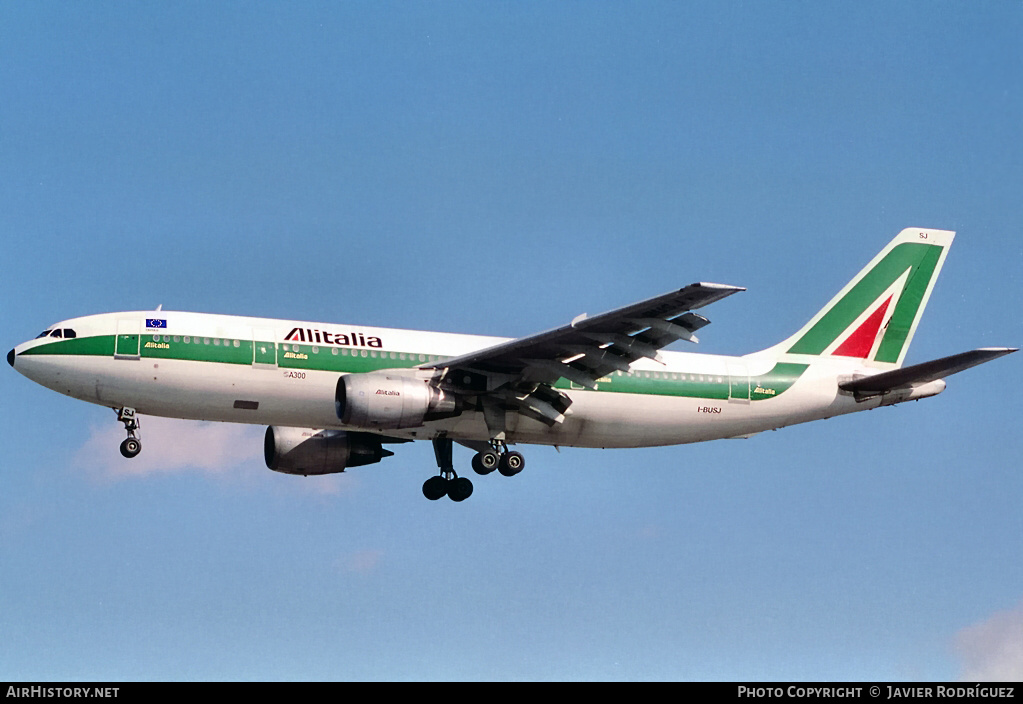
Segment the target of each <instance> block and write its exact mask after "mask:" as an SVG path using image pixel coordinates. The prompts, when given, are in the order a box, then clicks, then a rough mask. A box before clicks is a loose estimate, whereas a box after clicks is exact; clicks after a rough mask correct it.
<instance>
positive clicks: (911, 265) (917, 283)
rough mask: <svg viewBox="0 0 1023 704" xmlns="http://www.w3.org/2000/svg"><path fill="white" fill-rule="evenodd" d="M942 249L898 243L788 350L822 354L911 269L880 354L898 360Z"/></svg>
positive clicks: (888, 358)
mask: <svg viewBox="0 0 1023 704" xmlns="http://www.w3.org/2000/svg"><path fill="white" fill-rule="evenodd" d="M942 250H943V248H942V247H940V246H938V245H932V244H918V243H914V242H907V243H903V244H900V245H898V246H896V247H895V248H894V249H892V251H891V252H889V253H888V254H887V256H885V258H884V259H882V260H881V261H880V262H878V263H877V265H876V266H874V268H872V269H871V270H870V271H869V272H867V274H866V275H864V276H863V278H862V279H860V280H859V281H858V282H857V283H856V285H855V286H853V287H852V289H850V290H849V291H848V292H847V293H846V294H845V295H844V296H843V297H842V298H841V300H839V301H837V302H836V303H835V304H834V305H832V306H831V307H830V309H829V310H828V311H827V313H825V315H824V316H823V317H821V319H820V320H818V321H817V322H816V324H814V325H813V327H811V328H810V329H809V330H807V331H806V333H805V334H804V335H803V336H802V337H800V338H799V339H798V340H797V341H796V343H795V344H794V345H792V347H791V348H790V349H789V350H788V351H789V352H790V353H791V354H812V355H819V354H822V353H823V352H824V350H826V349H827V348H828V346H829V345H830V344H831V343H832V342H834V341H835V340H836V339H837V338H838V336H839V335H841V334H842V333H843V332H844V331H845V330H847V329H848V328H849V326H850V325H852V324H853V322H855V321H856V319H857V318H858V317H859V316H860V315H861V314H862V313H863V312H864V311H865V310H866V309H867V306H869V305H871V304H872V303H874V301H876V300H877V299H878V298H879V297H880V296H881V294H882V293H884V291H885V290H886V289H887V288H888V287H889V286H891V285H892V284H893V283H894V282H895V281H896V280H897V279H898V278H899V277H900V276H902V274H903V273H905V271H906V270H907V269H911V271H910V274H909V278H908V279H907V281H906V285H905V287H904V288H903V290H902V295H901V296H899V302H898V305H897V306H896V308H895V311H894V313H893V314H892V318H891V322H890V323H889V324H888V328H887V329H886V330H885V334H884V338H883V339H882V341H881V346H880V348H879V349H878V353H877V357H876V359H877V361H880V362H898V360H899V355H900V354H901V353H902V348H903V347H904V346H905V344H906V340H907V338H908V337H909V334H910V332H911V331H912V329H913V322H914V321H915V320H916V317H917V313H918V312H919V310H920V304H921V303H922V302H923V299H924V296H925V295H926V293H927V288H928V286H929V284H930V282H931V279H932V278H933V276H934V271H935V269H936V268H937V266H938V262H939V260H940V259H941V253H942Z"/></svg>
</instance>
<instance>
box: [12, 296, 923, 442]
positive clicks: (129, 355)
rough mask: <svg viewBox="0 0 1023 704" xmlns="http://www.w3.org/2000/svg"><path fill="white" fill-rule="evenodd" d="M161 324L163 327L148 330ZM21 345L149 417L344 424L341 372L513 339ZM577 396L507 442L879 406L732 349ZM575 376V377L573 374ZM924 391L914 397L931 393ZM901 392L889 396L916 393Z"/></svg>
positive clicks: (200, 333) (568, 388) (323, 336)
mask: <svg viewBox="0 0 1023 704" xmlns="http://www.w3.org/2000/svg"><path fill="white" fill-rule="evenodd" d="M150 323H153V324H155V325H158V326H159V327H154V326H153V325H150ZM52 329H54V330H62V331H63V330H73V331H74V333H73V334H74V338H73V339H65V338H54V337H43V338H38V339H36V340H32V341H28V342H25V343H23V344H21V345H18V347H16V348H15V350H14V351H13V352H14V354H15V356H14V357H13V358H12V363H13V364H14V366H15V368H16V369H17V371H19V372H20V373H22V374H24V375H25V376H27V377H29V378H30V379H32V380H33V381H36V382H37V383H39V384H41V385H43V386H46V387H47V388H50V389H53V390H54V391H58V392H60V393H62V394H66V395H68V396H72V397H74V398H77V399H81V400H83V401H88V402H90V403H96V404H100V405H103V406H108V407H111V408H120V407H124V406H129V407H132V408H135V409H136V410H137V412H138V413H140V414H144V415H157V416H167V417H173V418H187V419H198V420H211V421H226V422H234V423H255V424H261V425H276V426H289V427H302V428H337V429H345V426H344V425H342V424H341V422H340V420H339V418H338V416H337V412H336V408H335V389H336V386H337V383H338V379H339V377H340V376H341V375H343V374H349V373H359V372H365V371H375V370H381V369H393V368H405V369H408V368H411V367H415V366H417V365H422V364H428V363H430V362H434V361H438V360H440V359H443V358H447V357H453V356H458V355H462V354H466V353H469V352H472V351H474V350H478V349H482V348H485V347H490V346H492V345H495V344H498V343H500V342H504V341H505V340H504V338H495V337H482V336H474V335H458V334H448V333H434V332H418V331H412V330H398V329H389V328H375V327H365V326H351V325H337V324H325V323H308V322H300V321H285V320H271V319H264V318H247V317H237V316H227V315H210V314H201V313H183V312H171V311H160V312H125V313H110V314H103V315H94V316H87V317H82V318H75V319H72V320H67V321H63V322H61V323H58V324H57V325H54V326H53V328H52ZM662 357H663V361H664V364H663V365H662V364H659V363H657V362H654V361H651V360H641V361H639V362H637V363H635V364H633V365H632V368H631V369H630V370H629V372H627V373H618V372H616V373H614V374H612V375H611V376H608V377H605V378H603V379H601V380H599V381H598V384H597V388H596V390H589V389H584V388H574V387H573V386H572V385H570V384H567V383H566V384H565V385H564V386H561V387H559V388H561V390H562V391H563V392H564V393H566V394H568V395H569V396H570V397H571V399H572V404H571V406H570V408H569V411H568V412H567V413H566V417H565V419H564V422H561V423H558V424H555V425H554V426H553V427H548V426H547V425H545V424H544V423H541V422H539V421H537V420H533V419H531V418H528V417H526V416H523V415H520V414H516V413H512V412H509V413H507V418H506V422H507V441H508V442H509V443H535V444H546V445H561V446H576V447H642V446H655V445H671V444H680V443H690V442H698V441H702V440H712V439H717V438H727V437H741V436H745V435H749V434H752V433H757V432H760V431H763V430H768V429H772V428H779V427H783V426H787V425H792V424H794V423H801V422H806V421H810V420H816V419H820V418H826V417H830V416H835V415H839V414H843V413H849V412H852V411H858V410H865V409H867V408H873V407H876V406H878V405H881V400H880V399H878V398H875V399H870V400H867V401H863V402H857V401H856V400H855V399H854V398H853V397H852V396H851V395H848V394H844V393H841V392H840V391H839V390H838V386H837V382H838V379H839V377H841V376H843V375H845V376H846V377H848V376H849V375H852V374H854V373H857V372H859V371H860V369H859V366H858V364H857V362H856V361H854V360H836V359H833V358H819V357H814V358H807V359H799V358H798V357H796V356H790V357H791V358H780V357H779V356H778V355H777V354H765V353H760V354H754V355H747V356H746V357H723V356H714V355H701V354H691V353H682V352H662ZM563 383H564V382H563ZM925 391H926V390H925ZM925 391H917V392H914V395H913V396H912V397H913V398H917V397H923V396H924V395H932V394H933V393H936V392H937V391H940V389H931V391H930V392H925ZM908 398H909V397H907V396H905V395H903V396H900V397H899V398H897V399H888V400H887V401H886V402H885V403H892V402H895V401H902V400H908ZM440 432H443V433H445V434H446V435H447V436H448V437H451V438H452V439H455V440H462V441H476V442H480V441H487V440H488V439H490V432H489V431H488V428H487V424H486V423H485V421H484V417H483V413H481V412H477V411H468V412H463V413H462V414H461V415H458V416H456V417H453V418H447V419H444V420H437V421H432V422H427V423H426V424H425V425H423V426H421V427H417V428H408V429H402V430H393V431H388V432H387V435H390V436H396V437H403V438H408V439H431V438H434V437H436V436H437V435H438V433H440Z"/></svg>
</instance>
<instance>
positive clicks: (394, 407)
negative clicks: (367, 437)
mask: <svg viewBox="0 0 1023 704" xmlns="http://www.w3.org/2000/svg"><path fill="white" fill-rule="evenodd" d="M334 405H335V408H336V410H337V417H338V418H340V419H341V422H342V423H344V424H345V425H350V426H353V427H356V428H371V429H373V430H394V429H397V428H418V427H419V426H421V425H423V423H425V422H426V421H428V420H434V419H436V418H447V417H450V416H455V415H458V413H459V411H458V405H457V403H456V400H455V397H454V396H452V395H451V394H446V393H444V391H442V390H441V389H438V388H437V387H435V386H430V385H429V384H428V383H427V382H426V380H424V379H417V378H415V376H413V375H410V374H401V373H397V372H369V373H366V374H347V375H345V376H343V377H341V378H340V379H338V381H337V391H336V392H335V394H334Z"/></svg>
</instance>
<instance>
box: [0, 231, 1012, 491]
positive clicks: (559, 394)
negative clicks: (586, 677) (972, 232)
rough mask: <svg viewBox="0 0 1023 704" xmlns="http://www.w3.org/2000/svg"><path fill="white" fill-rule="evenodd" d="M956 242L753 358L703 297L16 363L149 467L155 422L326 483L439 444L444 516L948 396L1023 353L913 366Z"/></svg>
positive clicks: (101, 344) (920, 249)
mask: <svg viewBox="0 0 1023 704" xmlns="http://www.w3.org/2000/svg"><path fill="white" fill-rule="evenodd" d="M954 236H955V233H953V232H949V231H945V230H933V229H921V228H910V229H906V230H903V231H902V232H901V233H899V235H898V236H896V237H895V239H893V240H892V241H891V242H890V243H889V244H888V245H887V246H886V247H885V248H884V249H883V250H881V252H880V253H879V254H878V255H877V256H876V257H875V258H874V259H873V260H872V261H871V262H870V263H869V264H868V265H867V266H866V267H865V268H864V269H863V270H862V271H860V273H859V274H858V275H857V276H856V277H855V278H853V280H852V281H850V282H849V283H848V284H847V285H846V286H845V287H844V288H843V289H842V290H841V291H840V292H839V293H838V294H837V295H836V296H835V297H834V298H833V299H832V300H831V301H830V302H829V303H828V304H827V305H826V306H825V307H824V308H822V309H821V310H820V312H818V313H817V314H816V315H815V316H814V317H813V318H812V319H811V320H810V321H809V322H807V323H806V325H804V326H803V328H802V329H800V330H799V331H798V332H796V333H795V334H794V335H792V336H791V337H788V338H786V339H785V340H783V341H782V342H780V343H778V344H776V345H774V346H772V347H770V348H768V349H765V350H761V351H759V352H753V353H751V354H747V355H744V356H739V357H727V356H719V355H705V354H695V353H691V352H682V351H676V350H666V349H664V348H665V347H667V346H668V345H670V344H672V343H675V342H678V341H680V340H682V341H688V342H690V343H695V342H697V341H698V340H697V336H696V334H695V333H696V332H697V331H699V330H701V329H702V328H703V327H704V326H706V325H707V324H708V323H709V322H710V321H709V320H708V319H707V318H705V317H704V316H703V315H702V314H701V313H697V312H695V311H697V310H702V309H703V308H705V307H706V306H709V305H710V304H712V303H714V302H716V301H720V300H721V299H723V298H725V297H727V296H731V295H732V294H734V293H737V292H739V291H743V290H745V289H743V288H741V287H737V286H728V285H723V284H715V283H694V284H691V285H689V286H685V287H684V288H681V289H678V290H674V291H670V292H668V293H665V294H663V295H660V296H655V297H653V298H649V299H647V300H644V301H640V302H639V303H634V304H632V305H627V306H625V307H622V308H618V309H616V310H612V311H610V312H607V313H603V314H601V315H595V316H592V317H591V316H587V315H585V314H583V315H580V316H578V317H576V318H575V319H574V320H572V321H571V322H570V323H568V324H567V325H563V326H561V327H558V328H555V329H552V330H548V331H546V332H541V333H539V334H536V335H532V336H529V337H522V338H518V339H506V338H496V337H482V336H476V335H461V334H450V333H437V332H420V331H413V330H400V329H393V328H379V327H368V326H362V325H344V324H334V323H313V322H302V321H293V320H272V319H267V318H250V317H237V316H228V315H212V314H205V313H188V312H172V311H164V310H162V309H160V308H158V309H157V310H155V311H135V312H123V313H106V314H101V315H90V316H85V317H80V318H73V319H70V320H64V321H62V322H59V323H56V324H54V325H51V326H50V327H48V328H46V330H44V331H43V332H42V333H40V334H39V335H38V337H36V338H35V339H33V340H29V341H27V342H23V343H22V344H20V345H18V346H16V347H15V348H14V349H12V350H11V351H10V352H9V353H8V354H7V361H8V363H9V364H10V365H11V366H12V367H14V369H16V370H17V371H18V372H20V373H21V374H23V375H25V376H26V377H28V378H29V379H31V380H33V381H35V382H37V383H39V384H41V385H43V386H45V387H47V388H49V389H52V390H54V391H57V392H59V393H62V394H66V395H68V396H71V397H73V398H77V399H81V400H83V401H88V402H90V403H95V404H99V405H102V406H107V407H109V408H112V409H114V410H115V411H116V412H117V417H118V420H119V421H120V422H122V423H123V424H124V428H125V431H126V433H127V437H126V439H125V440H124V442H122V443H121V447H120V450H121V454H122V455H124V457H126V458H132V457H135V456H136V455H138V454H139V452H140V451H141V449H142V444H141V432H140V427H141V416H143V415H155V416H167V417H172V418H186V419H195V420H208V421H224V422H230V423H255V424H260V425H267V426H268V427H267V430H266V435H265V439H264V455H265V459H266V464H267V467H268V468H269V469H271V470H275V471H278V472H284V473H287V474H299V475H307V476H308V475H322V474H330V473H335V472H343V471H345V469H347V468H349V467H358V466H362V465H368V464H373V463H376V462H380V461H381V460H382V459H384V458H385V457H389V456H391V455H393V454H394V453H393V452H392V451H391V450H388V449H386V447H385V446H393V445H395V444H398V443H406V442H411V441H415V440H430V441H431V442H432V443H433V448H434V453H435V456H436V460H437V467H438V472H437V474H436V475H434V476H431V477H430V478H428V479H427V480H426V482H425V483H424V484H423V494H424V495H425V496H426V497H427V498H428V499H431V500H438V499H440V498H442V497H444V496H447V497H449V498H450V499H452V500H454V501H463V500H465V499H466V498H468V497H469V496H470V495H471V494H472V492H473V484H472V482H471V481H470V480H469V478H468V477H466V476H459V475H458V473H457V472H456V471H455V469H454V466H453V462H452V444H453V443H456V442H457V443H459V444H460V445H463V446H466V447H468V448H470V449H472V450H474V451H475V455H474V456H473V458H472V469H473V470H474V471H475V473H477V474H479V475H486V474H490V473H491V472H493V471H494V470H497V472H498V473H499V474H501V475H504V476H508V477H511V476H514V475H516V474H518V473H519V472H521V471H522V469H523V468H524V466H525V458H524V457H523V455H522V454H521V453H520V452H518V451H516V450H512V449H510V448H511V447H512V446H519V445H528V444H540V445H554V446H557V447H595V448H612V447H613V448H632V447H649V446H660V445H677V444H684V443H693V442H701V441H705V440H716V439H721V438H746V437H750V436H752V435H755V434H757V433H760V432H762V431H765V430H772V429H777V428H783V427H785V426H789V425H794V424H796V423H806V422H808V421H812V420H819V419H823V418H831V417H833V416H838V415H842V414H846V413H852V412H855V411H864V410H870V409H873V408H877V407H879V406H889V405H892V404H896V403H902V402H905V401H914V400H918V399H922V398H927V397H929V396H934V395H936V394H938V393H940V392H942V391H943V390H944V389H945V381H944V379H945V377H947V376H949V375H950V374H954V373H956V372H960V371H963V370H965V369H968V368H970V367H973V366H975V365H978V364H981V363H983V362H987V361H990V360H993V359H995V358H997V357H1001V356H1003V355H1006V354H1009V353H1011V352H1015V351H1016V348H1008V347H998V348H982V349H975V350H972V351H969V352H963V353H959V354H955V355H952V356H949V357H944V358H941V359H936V360H933V361H930V362H924V363H922V364H914V365H912V366H903V360H904V358H905V356H906V352H907V350H908V348H909V344H910V342H911V341H912V339H913V335H914V333H915V332H916V328H917V325H918V323H919V321H920V316H921V314H922V313H923V310H924V307H925V306H926V304H927V301H928V299H929V297H930V295H931V290H932V289H933V287H934V283H935V280H936V279H937V277H938V274H939V273H940V271H941V268H942V266H943V264H944V261H945V257H946V255H947V254H948V249H949V247H950V245H951V244H952V240H953V237H954Z"/></svg>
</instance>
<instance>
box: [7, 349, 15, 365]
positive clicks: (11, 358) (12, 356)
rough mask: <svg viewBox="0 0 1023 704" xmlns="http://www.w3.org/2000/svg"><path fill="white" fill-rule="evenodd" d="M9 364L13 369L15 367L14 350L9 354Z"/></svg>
mask: <svg viewBox="0 0 1023 704" xmlns="http://www.w3.org/2000/svg"><path fill="white" fill-rule="evenodd" d="M7 363H8V364H10V365H11V366H12V367H13V366H14V350H11V351H10V352H8V353H7Z"/></svg>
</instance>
